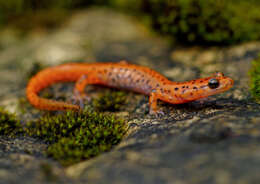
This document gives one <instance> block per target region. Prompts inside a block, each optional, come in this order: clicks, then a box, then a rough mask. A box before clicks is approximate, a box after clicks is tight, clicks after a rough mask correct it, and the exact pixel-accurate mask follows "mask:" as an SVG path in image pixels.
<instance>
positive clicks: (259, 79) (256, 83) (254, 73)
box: [249, 56, 260, 103]
mask: <svg viewBox="0 0 260 184" xmlns="http://www.w3.org/2000/svg"><path fill="white" fill-rule="evenodd" d="M249 75H250V78H251V84H250V88H251V94H252V95H253V97H254V98H255V99H256V101H257V102H259V103H260V56H259V57H258V59H256V60H254V61H253V62H252V67H251V70H250V72H249Z"/></svg>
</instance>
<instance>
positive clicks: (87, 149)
mask: <svg viewBox="0 0 260 184" xmlns="http://www.w3.org/2000/svg"><path fill="white" fill-rule="evenodd" d="M25 130H26V132H27V133H28V134H29V135H30V136H37V137H40V138H42V139H44V140H45V141H46V142H48V143H49V144H50V145H49V147H48V150H47V152H46V153H47V155H48V156H50V157H52V158H54V159H56V160H58V161H59V162H60V163H61V164H62V165H64V166H67V165H71V164H73V163H76V162H79V161H81V160H83V159H88V158H91V157H93V156H96V155H98V154H100V153H102V152H104V151H108V150H110V149H111V148H112V147H113V146H114V145H115V144H117V143H119V141H120V140H121V139H122V137H123V136H124V134H125V132H126V125H125V123H124V122H123V121H122V120H118V119H116V118H115V117H114V116H105V115H103V114H100V113H96V112H89V111H83V112H79V113H77V112H67V113H66V114H60V115H57V116H51V115H47V116H44V117H42V118H41V119H40V120H39V121H37V122H30V123H28V124H27V128H26V129H25Z"/></svg>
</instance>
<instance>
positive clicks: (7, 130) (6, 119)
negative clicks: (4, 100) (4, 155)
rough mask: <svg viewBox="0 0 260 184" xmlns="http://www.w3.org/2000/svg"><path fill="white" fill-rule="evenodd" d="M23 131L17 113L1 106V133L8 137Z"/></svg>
mask: <svg viewBox="0 0 260 184" xmlns="http://www.w3.org/2000/svg"><path fill="white" fill-rule="evenodd" d="M21 133H23V128H22V126H21V123H20V121H18V120H17V118H16V116H15V114H13V113H10V112H8V111H6V110H4V108H2V107H0V135H1V136H6V137H14V136H16V135H18V134H21Z"/></svg>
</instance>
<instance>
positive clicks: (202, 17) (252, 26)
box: [142, 0, 260, 44]
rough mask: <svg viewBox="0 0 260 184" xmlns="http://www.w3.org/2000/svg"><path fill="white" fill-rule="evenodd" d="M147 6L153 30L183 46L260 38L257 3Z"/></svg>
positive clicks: (183, 1)
mask: <svg viewBox="0 0 260 184" xmlns="http://www.w3.org/2000/svg"><path fill="white" fill-rule="evenodd" d="M143 2H144V4H143V7H142V9H143V10H144V12H146V14H147V15H148V16H149V18H150V24H151V26H152V27H154V28H155V29H156V30H158V31H159V32H160V33H162V34H165V35H168V36H170V37H171V38H172V39H174V40H177V41H179V42H181V43H203V44H233V43H238V42H241V41H248V40H255V39H259V38H260V25H259V24H258V20H259V18H260V12H259V8H260V2H259V1H257V0H249V1H244V0H229V1H226V0H218V1H216V0H171V1H165V0H149V1H147V0H143ZM248 10H250V11H248ZM244 12H246V13H244Z"/></svg>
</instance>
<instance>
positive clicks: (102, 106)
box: [92, 91, 127, 112]
mask: <svg viewBox="0 0 260 184" xmlns="http://www.w3.org/2000/svg"><path fill="white" fill-rule="evenodd" d="M126 97H127V96H126V93H125V92H123V91H112V92H109V91H108V92H105V93H104V94H102V95H100V96H99V97H98V98H95V99H93V102H92V104H93V107H94V108H95V109H96V110H98V111H101V112H102V111H111V112H115V111H119V110H120V109H121V107H122V106H123V105H125V104H126V99H127V98H126Z"/></svg>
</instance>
